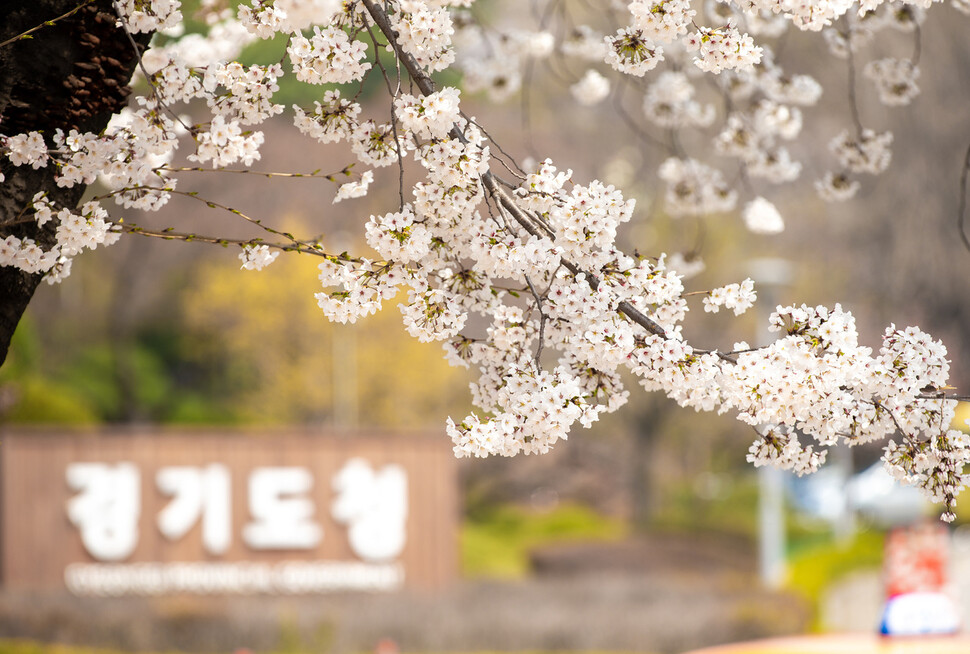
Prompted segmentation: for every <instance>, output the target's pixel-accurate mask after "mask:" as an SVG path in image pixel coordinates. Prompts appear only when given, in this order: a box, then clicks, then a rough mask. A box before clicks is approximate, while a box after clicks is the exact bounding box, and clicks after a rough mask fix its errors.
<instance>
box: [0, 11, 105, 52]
mask: <svg viewBox="0 0 970 654" xmlns="http://www.w3.org/2000/svg"><path fill="white" fill-rule="evenodd" d="M92 2H94V0H84V2H82V3H81V4H79V5H78V6H77V7H75V8H74V9H72V10H70V11H69V12H67V13H66V14H61V15H60V16H58V17H57V18H52V19H51V20H45V21H44V22H43V23H41V24H40V25H37V26H35V27H31V28H30V29H29V30H27V31H26V32H21V33H20V34H18V35H17V36H12V37H10V38H9V39H7V40H6V41H0V48H2V47H3V46H5V45H10V44H11V43H13V42H15V41H20V40H22V39H31V38H33V37H32V36H30V35H31V34H33V33H34V32H36V31H37V30H40V29H44V28H45V27H51V26H52V25H53V24H54V23H56V22H57V21H59V20H63V19H65V18H70V17H71V16H73V15H74V14H76V13H77V12H79V11H81V10H82V9H84V8H85V7H87V6H88V5H89V4H91V3H92Z"/></svg>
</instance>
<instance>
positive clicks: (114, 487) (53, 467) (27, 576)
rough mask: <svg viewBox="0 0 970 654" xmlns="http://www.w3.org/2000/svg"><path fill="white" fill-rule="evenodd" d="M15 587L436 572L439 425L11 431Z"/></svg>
mask: <svg viewBox="0 0 970 654" xmlns="http://www.w3.org/2000/svg"><path fill="white" fill-rule="evenodd" d="M0 492H2V496H0V503H2V504H0V511H2V514H0V527H2V532H0V538H2V542H0V547H2V550H0V558H2V568H0V574H2V581H3V584H4V586H6V587H7V588H23V589H53V588H64V587H66V588H67V589H68V590H70V591H71V592H74V593H76V594H79V595H100V596H122V595H149V596H151V595H166V594H219V595H222V594H252V593H282V594H295V593H321V592H328V591H335V590H370V591H375V590H394V589H397V588H400V587H402V586H408V587H417V588H437V587H441V586H443V585H446V584H447V583H448V582H449V581H450V580H451V579H453V577H454V575H455V571H456V565H457V562H456V547H457V543H456V538H457V489H456V479H455V465H454V460H453V458H452V454H451V451H450V448H448V447H447V446H446V445H445V443H444V442H443V440H441V439H434V438H421V437H403V436H397V437H383V438H382V437H359V436H353V437H326V436H317V435H308V434H285V435H272V434H259V435H257V434H229V433H211V432H198V433H193V432H150V433H134V434H120V433H115V434H110V435H104V434H101V435H98V434H51V433H15V434H4V435H2V436H0Z"/></svg>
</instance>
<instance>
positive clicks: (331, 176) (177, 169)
mask: <svg viewBox="0 0 970 654" xmlns="http://www.w3.org/2000/svg"><path fill="white" fill-rule="evenodd" d="M353 167H354V164H349V165H348V166H346V167H345V168H344V169H343V170H341V171H339V172H336V173H327V174H325V175H321V174H320V171H319V170H314V171H313V172H310V173H264V172H260V171H257V170H232V169H229V168H202V167H200V166H199V167H189V166H159V167H158V168H155V169H154V170H156V171H161V172H167V173H237V174H241V175H257V176H259V177H310V178H314V179H325V180H327V181H328V182H336V181H337V176H338V175H344V176H345V177H350V176H351V174H352V173H351V171H350V169H351V168H353Z"/></svg>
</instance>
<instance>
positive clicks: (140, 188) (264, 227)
mask: <svg viewBox="0 0 970 654" xmlns="http://www.w3.org/2000/svg"><path fill="white" fill-rule="evenodd" d="M129 191H154V192H160V193H171V194H173V195H180V196H182V197H186V198H191V199H192V200H195V201H196V202H201V203H203V204H205V205H206V206H207V207H209V208H210V209H222V210H223V211H227V212H229V213H231V214H233V215H234V216H238V217H240V218H242V219H243V220H245V221H246V222H248V223H251V224H253V225H256V226H257V227H259V228H260V229H262V230H263V231H265V232H267V233H269V234H273V235H274V236H282V237H283V238H285V239H287V240H289V241H291V242H292V243H293V244H294V245H297V246H307V247H312V244H310V243H307V242H305V241H301V240H299V239H297V238H296V237H295V236H293V235H292V234H290V233H289V232H282V231H280V230H278V229H274V228H273V227H270V226H268V225H264V224H263V221H262V220H260V219H258V218H253V217H252V216H248V215H246V214H244V213H243V212H242V211H239V210H238V209H233V208H232V207H228V206H226V205H224V204H219V203H218V202H213V201H212V200H206V199H205V198H203V197H200V196H199V194H198V193H197V192H195V191H179V190H177V189H174V188H169V187H162V188H157V187H152V186H136V187H125V188H121V189H117V190H114V191H111V192H110V193H105V194H103V195H99V196H96V197H94V198H92V199H93V200H104V199H107V198H109V197H113V196H116V195H120V194H122V193H126V192H129ZM245 242H248V241H245Z"/></svg>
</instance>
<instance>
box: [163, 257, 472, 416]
mask: <svg viewBox="0 0 970 654" xmlns="http://www.w3.org/2000/svg"><path fill="white" fill-rule="evenodd" d="M319 262H320V260H319V259H317V258H316V257H313V256H310V255H303V256H296V255H290V256H284V257H280V258H279V259H278V260H277V262H276V263H274V264H273V265H271V266H269V267H268V268H266V269H265V270H263V271H260V272H250V271H240V270H239V269H238V266H235V265H232V264H228V263H226V261H225V259H221V260H219V261H209V262H206V263H204V264H202V267H201V269H200V270H199V272H198V274H197V275H194V276H193V278H194V280H196V283H195V285H194V286H193V287H192V288H189V289H187V290H186V291H185V293H184V294H183V297H182V312H183V319H184V322H185V325H186V326H187V328H188V329H190V330H191V331H192V332H193V333H194V335H195V337H194V338H192V339H190V342H191V345H190V346H189V347H190V348H191V349H190V351H189V352H186V353H185V354H186V356H188V357H190V358H191V359H192V360H194V361H195V362H196V363H198V364H199V365H206V366H210V367H211V366H215V367H217V368H218V367H221V368H222V372H221V373H220V374H221V378H222V379H223V380H224V383H225V384H227V386H228V388H226V389H223V390H224V391H228V392H229V393H230V394H231V395H232V396H234V398H235V401H234V405H235V406H234V407H233V408H234V413H236V411H235V410H236V409H238V414H237V415H238V416H239V418H240V419H242V420H244V421H246V422H247V423H253V424H314V423H315V424H321V425H330V426H337V427H358V426H359V427H384V428H387V427H393V428H395V429H417V428H425V427H431V428H437V429H441V428H442V425H443V423H444V416H447V415H449V414H460V415H461V416H464V415H465V413H466V412H467V410H468V400H467V397H468V391H467V382H468V380H469V376H468V373H467V372H466V371H464V370H459V369H455V368H452V367H450V366H449V365H448V364H447V362H445V360H444V359H443V358H442V351H441V349H440V345H438V344H434V343H432V344H425V343H419V342H418V341H416V340H415V339H413V338H411V337H410V336H408V335H407V333H406V332H405V331H404V329H403V327H402V325H401V317H400V312H399V310H398V309H397V308H396V306H392V304H396V301H395V302H392V303H387V304H385V307H384V310H383V311H381V312H379V313H378V314H377V315H375V316H370V317H368V318H365V319H362V320H360V321H358V323H357V324H356V325H340V324H331V323H330V322H329V321H328V320H327V319H326V318H325V317H324V316H323V314H322V313H321V311H320V309H319V308H318V307H317V304H316V300H315V299H314V296H313V294H314V293H315V292H317V291H319V290H320V288H321V287H320V284H319V282H318V281H317V273H318V271H317V265H318V264H319ZM401 295H404V294H403V293H402V294H401ZM399 297H400V296H399ZM405 297H406V296H405ZM456 417H458V416H457V415H456Z"/></svg>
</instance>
